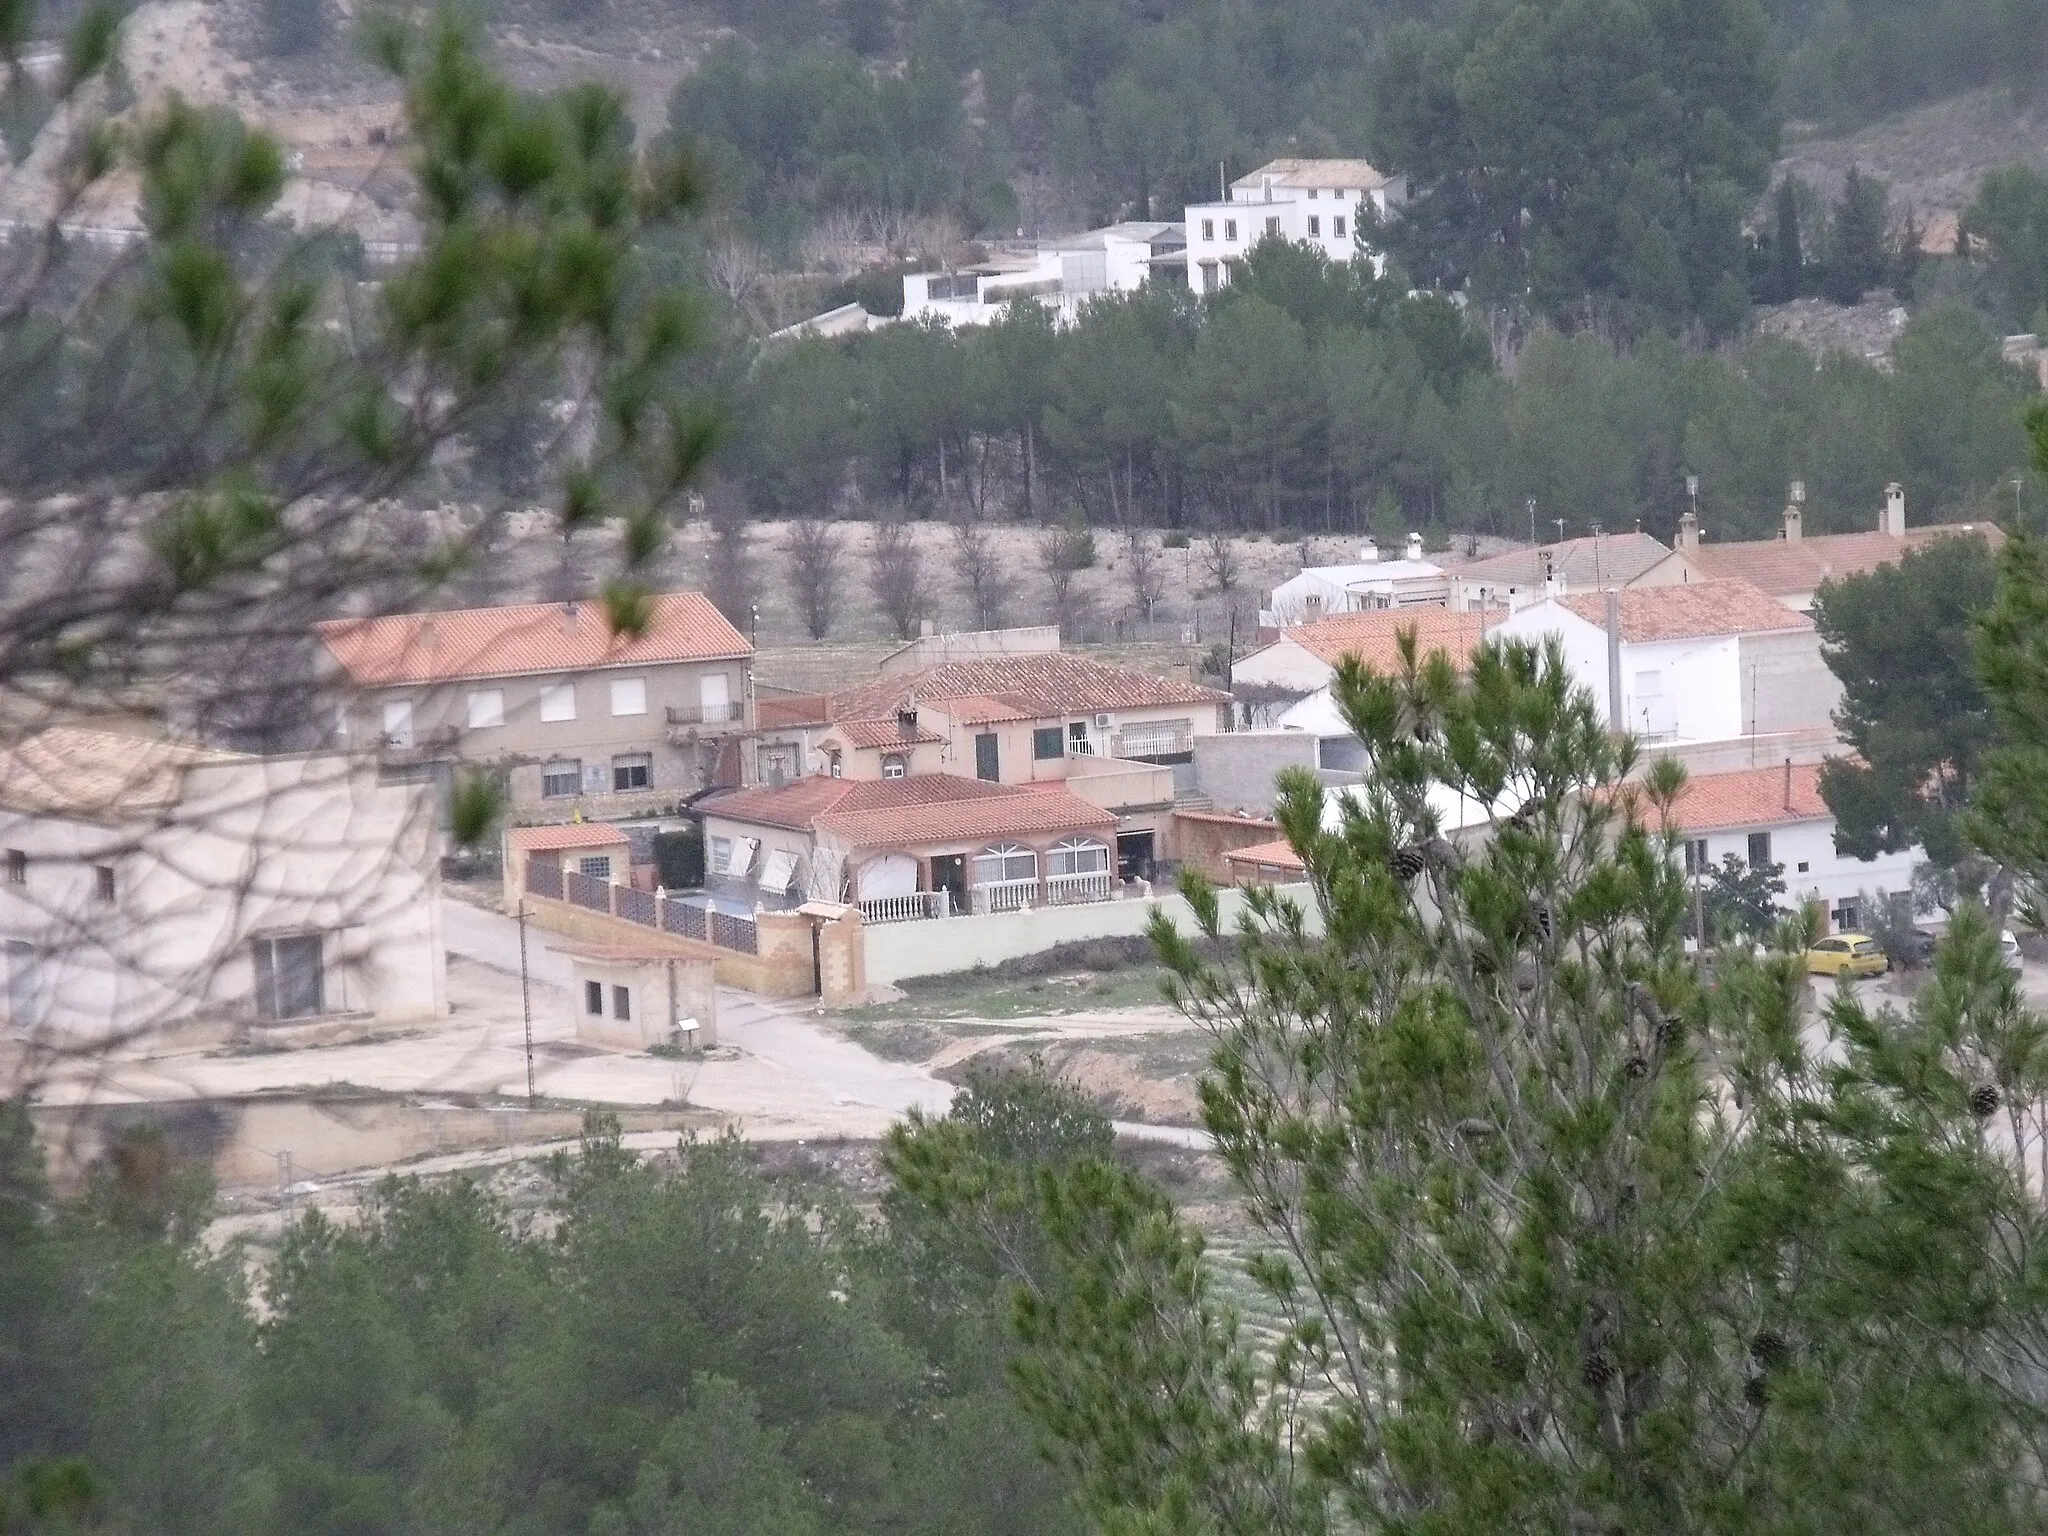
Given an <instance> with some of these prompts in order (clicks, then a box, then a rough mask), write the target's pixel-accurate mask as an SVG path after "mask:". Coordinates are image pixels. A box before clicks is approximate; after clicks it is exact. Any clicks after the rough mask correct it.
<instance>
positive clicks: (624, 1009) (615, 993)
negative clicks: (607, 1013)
mask: <svg viewBox="0 0 2048 1536" xmlns="http://www.w3.org/2000/svg"><path fill="white" fill-rule="evenodd" d="M612 1017H613V1018H615V1019H630V1018H632V1017H633V989H632V988H631V987H618V986H615V987H613V988H612Z"/></svg>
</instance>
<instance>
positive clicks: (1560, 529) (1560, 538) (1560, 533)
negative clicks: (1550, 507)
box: [1551, 517, 1564, 544]
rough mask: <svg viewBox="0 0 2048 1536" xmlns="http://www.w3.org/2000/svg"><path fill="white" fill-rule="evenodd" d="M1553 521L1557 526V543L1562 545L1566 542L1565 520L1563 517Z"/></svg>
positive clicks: (1554, 518) (1555, 518)
mask: <svg viewBox="0 0 2048 1536" xmlns="http://www.w3.org/2000/svg"><path fill="white" fill-rule="evenodd" d="M1551 521H1552V522H1553V523H1555V524H1557V542H1558V543H1560V544H1562V543H1563V542H1564V519H1563V518H1561V517H1553V518H1552V519H1551Z"/></svg>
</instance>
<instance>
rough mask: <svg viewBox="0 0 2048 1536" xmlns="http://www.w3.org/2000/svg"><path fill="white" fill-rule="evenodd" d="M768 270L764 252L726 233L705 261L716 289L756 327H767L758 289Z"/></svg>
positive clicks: (709, 279)
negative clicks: (762, 258) (764, 262)
mask: <svg viewBox="0 0 2048 1536" xmlns="http://www.w3.org/2000/svg"><path fill="white" fill-rule="evenodd" d="M765 271H766V268H765V266H764V264H763V262H762V260H761V252H760V251H759V250H758V249H757V248H756V247H754V246H752V245H750V244H748V243H747V242H746V241H744V240H741V239H739V238H738V237H736V236H727V237H726V238H725V239H723V240H721V241H719V242H718V243H717V244H716V245H714V246H713V247H712V248H711V252H710V254H709V256H708V257H707V258H706V259H705V263H704V275H705V278H706V279H707V280H708V282H709V283H710V286H711V288H712V289H713V291H715V292H717V293H720V294H723V295H724V296H725V299H726V302H727V303H729V304H731V305H732V307H733V310H734V312H735V313H737V314H739V315H741V316H743V317H745V319H746V320H747V321H748V322H749V323H750V324H751V325H753V326H754V328H755V329H757V330H765V329H767V327H766V325H765V323H764V319H763V315H762V311H761V307H760V305H759V304H758V303H757V302H756V290H757V289H758V288H759V287H760V286H761V280H762V277H763V275H764V273H765Z"/></svg>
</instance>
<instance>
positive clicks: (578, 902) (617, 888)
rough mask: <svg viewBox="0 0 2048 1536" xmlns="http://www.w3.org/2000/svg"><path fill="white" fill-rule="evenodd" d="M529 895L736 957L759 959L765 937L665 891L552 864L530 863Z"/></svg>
mask: <svg viewBox="0 0 2048 1536" xmlns="http://www.w3.org/2000/svg"><path fill="white" fill-rule="evenodd" d="M526 894H527V895H529V896H539V897H544V898H546V899H547V900H549V901H567V902H569V903H571V904H572V905H575V906H579V907H583V908H585V909H586V910H588V911H591V912H602V913H604V914H605V915H606V916H608V917H615V918H617V919H618V920H619V921H621V922H626V923H632V924H634V925H635V926H637V927H641V928H654V929H658V930H659V931H661V932H663V933H672V934H674V935H676V936H677V937H678V938H684V939H695V940H697V941H698V942H700V943H708V944H716V945H717V946H718V947H719V948H720V949H729V950H732V951H734V952H735V953H736V954H742V955H758V954H759V953H760V952H761V932H760V929H759V927H758V926H757V925H756V924H755V922H754V920H753V918H751V917H735V916H733V915H732V914H731V913H729V912H707V911H706V910H705V909H704V908H703V907H700V906H697V905H695V904H694V903H692V902H687V901H683V900H681V899H680V898H678V897H674V896H671V895H669V893H668V892H667V891H643V890H640V889H638V888H637V887H634V886H630V885H620V884H617V883H615V882H613V881H610V880H600V879H598V878H597V876H595V875H586V874H584V873H583V872H582V871H581V870H579V869H563V868H562V867H561V865H560V864H559V863H558V862H556V861H555V860H554V859H552V858H533V859H529V860H528V861H527V865H526Z"/></svg>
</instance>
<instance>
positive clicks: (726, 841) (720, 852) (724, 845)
mask: <svg viewBox="0 0 2048 1536" xmlns="http://www.w3.org/2000/svg"><path fill="white" fill-rule="evenodd" d="M731 864H732V839H731V838H729V837H714V838H713V839H711V873H713V874H714V875H722V874H724V873H725V872H726V870H727V869H728V868H729V867H731Z"/></svg>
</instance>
